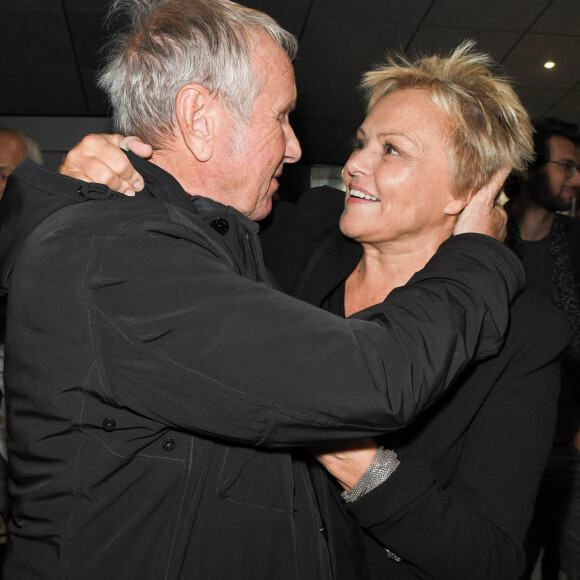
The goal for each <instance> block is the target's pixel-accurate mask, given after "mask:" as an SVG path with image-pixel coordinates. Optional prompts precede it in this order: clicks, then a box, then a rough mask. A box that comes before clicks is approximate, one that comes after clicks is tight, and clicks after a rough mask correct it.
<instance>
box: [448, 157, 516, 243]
mask: <svg viewBox="0 0 580 580" xmlns="http://www.w3.org/2000/svg"><path fill="white" fill-rule="evenodd" d="M509 172H510V168H507V167H506V168H503V169H500V170H499V171H497V172H496V173H495V174H494V176H493V177H492V178H491V179H490V181H489V182H488V183H487V184H486V185H484V186H483V187H482V188H481V189H480V190H479V191H478V192H477V193H476V194H475V195H474V196H473V199H472V200H471V201H470V202H469V203H468V204H467V206H466V207H465V209H464V210H463V211H462V212H461V214H460V215H459V218H458V219H457V223H456V224H455V229H454V231H453V233H454V235H457V234H466V233H476V234H485V235H486V236H491V237H492V238H495V239H496V240H499V241H500V242H503V241H504V239H505V236H506V224H507V214H506V213H505V210H504V209H503V207H502V206H501V205H500V204H499V203H498V202H497V201H496V200H497V196H498V195H499V193H500V191H501V188H502V187H503V184H504V182H505V180H506V178H507V176H508V175H509Z"/></svg>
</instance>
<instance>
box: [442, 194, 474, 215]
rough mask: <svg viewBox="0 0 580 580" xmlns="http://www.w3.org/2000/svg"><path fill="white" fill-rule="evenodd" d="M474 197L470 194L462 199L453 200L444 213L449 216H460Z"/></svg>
mask: <svg viewBox="0 0 580 580" xmlns="http://www.w3.org/2000/svg"><path fill="white" fill-rule="evenodd" d="M472 197H473V194H472V193H469V194H467V195H466V196H465V197H464V198H462V199H452V200H451V201H450V202H449V203H448V204H447V205H446V206H445V209H444V210H443V213H445V214H446V215H449V216H458V215H459V214H460V213H461V212H462V211H463V209H464V208H465V206H466V205H467V204H468V203H469V202H470V201H471V198H472Z"/></svg>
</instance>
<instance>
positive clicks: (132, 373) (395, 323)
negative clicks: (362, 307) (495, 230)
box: [0, 171, 523, 446]
mask: <svg viewBox="0 0 580 580" xmlns="http://www.w3.org/2000/svg"><path fill="white" fill-rule="evenodd" d="M34 179H35V175H34V171H20V172H18V171H17V173H16V175H15V181H13V186H14V185H16V186H18V187H19V189H20V190H23V189H26V188H31V191H30V192H29V193H30V195H31V196H32V194H33V193H34V192H35V193H36V195H39V196H42V195H45V194H46V195H49V196H50V195H52V193H50V191H48V193H46V192H45V191H43V190H42V189H39V188H38V187H36V188H35V187H32V186H31V182H32V181H34ZM54 179H55V180H56V182H55V183H54V184H53V183H50V190H52V191H54V190H56V189H61V190H63V191H65V190H66V191H65V193H67V192H69V191H72V192H76V191H77V189H78V184H79V183H80V182H77V181H76V180H70V181H69V180H64V181H63V180H62V178H61V177H59V176H54ZM15 193H16V194H18V191H17V192H15ZM149 203H151V204H154V205H155V211H156V212H157V211H158V210H159V206H160V205H161V207H164V206H163V205H162V204H158V203H157V202H155V201H153V200H151V201H148V200H147V198H141V200H136V201H133V200H129V199H122V198H121V199H119V200H113V201H112V202H106V203H105V202H103V203H92V204H78V205H77V206H73V207H70V208H65V209H63V210H62V211H60V212H58V213H57V214H55V216H54V217H53V219H50V220H47V221H46V222H44V223H43V224H41V226H39V227H38V228H36V230H35V231H34V232H33V234H32V235H31V236H30V237H29V239H28V242H27V243H26V244H25V245H26V246H27V248H26V251H25V250H24V249H23V250H22V251H21V252H20V255H19V259H20V260H21V262H20V264H19V267H18V272H19V293H22V295H21V299H24V297H25V296H26V292H28V291H30V292H33V293H34V295H38V294H39V293H40V294H44V293H47V295H49V294H50V293H54V292H55V288H61V287H62V280H63V279H66V277H65V278H63V276H65V274H66V272H68V271H69V270H70V268H67V267H66V264H63V268H64V270H63V272H59V271H56V270H55V269H54V268H50V269H49V268H48V266H47V270H48V271H47V272H42V275H40V273H39V272H38V267H39V265H38V261H37V257H38V256H39V255H44V254H43V252H45V250H44V247H43V246H44V243H45V241H44V240H46V241H49V240H50V244H51V246H50V247H51V252H54V255H55V256H57V255H63V256H67V255H74V256H76V255H79V252H80V251H81V250H80V248H85V247H86V240H87V239H88V238H87V231H86V230H87V228H86V227H85V226H82V225H81V226H79V225H77V222H78V220H79V219H85V220H88V221H87V222H86V223H87V225H89V224H93V225H94V224H97V225H99V224H101V223H110V222H115V219H114V216H115V215H116V212H117V211H120V210H119V204H120V205H121V206H124V207H125V210H126V215H125V217H124V218H123V220H122V221H123V224H126V223H127V220H128V219H129V217H130V221H131V227H129V226H128V225H124V226H123V229H122V232H119V235H113V233H112V234H111V235H109V234H107V235H105V236H104V237H102V238H100V237H98V238H95V239H94V240H93V242H92V246H91V256H93V257H94V260H96V261H94V262H91V264H90V265H87V268H86V269H85V268H83V271H86V276H85V279H84V283H83V284H84V288H85V290H84V292H86V293H87V301H88V302H87V304H91V305H92V308H94V309H95V311H94V313H93V315H91V318H90V320H91V324H92V325H93V329H92V333H93V336H94V337H99V345H98V352H99V357H98V360H102V361H103V364H104V365H106V368H105V369H103V373H102V376H103V377H111V388H113V389H115V391H116V392H115V400H117V401H119V402H121V403H122V404H124V405H126V406H128V407H130V408H132V409H134V410H135V411H136V412H139V413H142V414H144V415H148V416H151V417H155V418H158V419H159V418H162V419H163V420H164V421H165V422H167V423H168V424H174V425H176V426H179V427H181V428H184V429H188V430H196V431H198V432H202V433H208V434H212V435H215V436H222V437H224V438H229V439H233V440H236V441H240V442H246V443H251V444H256V445H267V446H292V445H296V444H300V445H307V444H309V443H313V442H322V441H325V440H328V441H333V440H334V441H336V440H338V439H344V440H346V439H353V438H357V437H363V436H368V435H372V434H375V433H378V432H382V431H387V430H389V429H392V428H396V427H399V426H402V425H404V424H406V423H407V422H409V421H410V420H412V419H413V417H414V416H415V415H416V414H417V413H418V412H420V411H421V410H422V409H423V408H425V406H426V405H428V404H429V403H430V402H431V401H432V400H433V399H434V398H435V397H437V396H438V395H440V394H442V393H443V392H444V391H445V389H446V388H447V387H448V386H449V385H450V384H451V383H452V382H453V380H454V378H455V377H456V376H457V375H458V373H460V372H461V370H462V369H463V368H465V365H466V364H468V362H469V361H470V360H472V359H473V358H474V357H478V356H485V354H487V353H492V352H497V350H498V349H499V347H500V345H501V343H502V335H503V333H504V332H505V329H506V327H507V322H508V303H509V301H510V299H511V298H512V297H513V296H514V295H515V293H516V292H517V291H518V290H519V288H520V287H521V284H522V280H523V279H522V270H521V265H520V264H519V261H518V260H517V258H516V257H515V255H513V254H512V253H511V252H510V251H509V250H507V249H506V248H505V247H504V246H503V244H500V243H499V242H497V241H495V240H492V239H491V238H488V237H486V236H480V235H476V234H468V235H461V236H456V237H454V238H452V239H451V240H448V241H447V242H445V244H443V246H442V248H441V250H440V251H439V252H438V253H437V255H436V256H435V257H434V258H433V259H432V260H431V261H430V262H429V264H427V266H426V268H425V269H424V270H422V271H421V272H420V273H418V274H417V275H416V276H415V277H414V278H413V280H412V281H411V283H410V285H409V286H408V287H406V288H404V289H400V290H398V291H395V292H393V293H392V294H391V295H390V297H389V299H388V300H387V301H386V302H384V303H381V304H379V305H376V306H374V307H373V308H372V309H369V310H367V311H364V312H361V313H359V314H358V315H357V317H356V318H353V319H350V320H348V321H347V320H344V319H342V318H339V317H336V316H332V315H331V314H329V313H327V312H324V311H322V310H320V309H319V308H316V307H313V306H309V305H307V304H304V303H302V302H300V301H298V300H295V299H292V298H290V297H288V296H286V295H284V294H282V293H280V292H276V291H275V290H272V289H271V288H268V287H267V286H265V285H263V284H257V283H254V282H252V281H250V280H248V279H247V278H244V277H241V276H239V275H238V274H236V273H235V272H234V271H232V267H231V265H229V264H228V263H227V262H226V261H224V260H223V259H220V257H219V255H216V251H215V247H214V246H212V244H214V243H215V242H214V241H213V240H214V238H213V236H214V234H213V230H210V231H211V232H212V234H211V237H210V238H208V239H209V241H208V239H206V238H204V235H203V234H202V233H200V232H199V231H198V232H197V233H195V235H193V234H192V235H193V237H192V238H191V239H189V238H187V237H184V234H186V233H188V232H190V230H191V231H193V232H195V231H196V230H195V223H196V222H197V220H195V219H193V218H192V219H193V222H192V224H191V228H185V229H184V227H183V225H182V224H180V223H173V222H172V221H171V220H166V219H165V220H162V221H158V220H156V219H154V218H153V216H154V214H152V213H151V212H152V211H153V209H154V208H152V207H149V206H148V205H147V204H149ZM105 207H106V208H107V211H110V212H111V215H110V216H109V217H105V216H104V215H100V213H99V215H95V216H92V215H90V214H91V212H97V213H98V212H101V211H103V208H105ZM139 208H140V211H141V212H144V213H142V214H139V215H138V210H139ZM0 217H1V216H0ZM95 227H96V226H95ZM99 227H100V226H99ZM68 228H73V232H74V231H77V232H78V233H79V235H73V234H71V235H67V234H66V231H67V230H68ZM75 228H78V229H75ZM97 231H100V230H99V229H98V228H97ZM55 232H56V233H57V234H58V235H57V236H56V237H55ZM2 233H3V232H2ZM2 233H0V235H2ZM188 235H189V233H188ZM210 242H211V243H210ZM56 243H58V244H60V245H59V246H58V247H56V246H54V244H56ZM75 244H79V248H76V247H75ZM83 244H85V245H83ZM0 245H1V244H0ZM24 256H26V258H27V259H29V260H31V263H30V264H28V263H27V262H25V261H22V260H24ZM55 262H56V263H59V262H58V261H56V260H55ZM89 266H90V267H89ZM69 275H70V274H69ZM41 284H44V285H46V287H45V288H44V289H43V288H41V287H40V285H41ZM80 291H81V289H80V288H79V289H78V292H80ZM136 296H138V297H139V299H138V300H137V299H136V298H135V297H136ZM55 298H56V297H55ZM32 299H33V297H32V296H31V297H30V300H32ZM40 314H42V312H40V313H39V315H40ZM47 314H49V313H47ZM132 361H133V362H134V364H133V362H132ZM143 361H147V364H146V365H144V364H143ZM159 393H164V396H163V397H160V396H159ZM200 401H201V402H203V404H202V405H200Z"/></svg>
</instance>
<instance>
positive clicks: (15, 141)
mask: <svg viewBox="0 0 580 580" xmlns="http://www.w3.org/2000/svg"><path fill="white" fill-rule="evenodd" d="M26 158H30V159H32V160H33V161H34V162H36V163H39V164H41V165H42V152H41V151H40V147H39V146H38V143H37V142H36V141H35V140H34V139H33V138H32V137H31V136H30V135H28V134H27V133H25V132H24V131H21V130H19V129H13V128H9V127H0V198H2V195H3V194H4V188H5V187H6V181H7V180H8V177H9V176H10V174H11V173H12V172H13V171H14V168H15V167H16V166H17V165H18V164H19V163H20V162H21V161H24V160H25V159H26ZM5 324H6V296H2V297H0V405H1V406H0V545H2V544H4V543H5V541H6V528H5V525H4V522H5V520H6V519H7V515H8V507H9V504H8V495H7V494H8V487H7V471H6V459H7V450H6V405H5V399H4V380H3V376H4V375H3V372H4V326H5ZM2 554H3V551H2V550H1V549H0V561H1V558H2Z"/></svg>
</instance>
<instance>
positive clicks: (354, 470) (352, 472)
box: [310, 438, 379, 491]
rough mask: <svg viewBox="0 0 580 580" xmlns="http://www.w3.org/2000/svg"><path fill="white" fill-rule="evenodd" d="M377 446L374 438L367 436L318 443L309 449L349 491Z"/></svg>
mask: <svg viewBox="0 0 580 580" xmlns="http://www.w3.org/2000/svg"><path fill="white" fill-rule="evenodd" d="M378 447H379V446H378V445H377V443H376V442H375V440H374V439H370V438H367V439H358V440H356V441H350V442H348V443H333V444H332V445H320V446H318V447H316V448H314V449H311V450H310V451H311V452H312V453H313V454H314V456H315V457H316V459H318V461H320V463H322V465H323V466H324V467H325V468H326V470H327V471H328V472H329V473H330V474H331V475H333V476H334V477H335V478H336V479H337V481H338V483H340V485H341V486H342V487H343V488H344V489H345V490H346V491H350V490H351V489H352V488H353V487H354V486H355V484H356V482H357V481H358V480H359V479H360V478H361V477H362V476H363V474H364V473H365V471H366V470H367V469H368V468H369V465H370V464H371V462H372V460H373V458H374V456H375V453H376V451H377V449H378Z"/></svg>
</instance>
